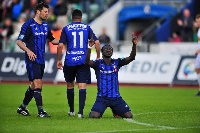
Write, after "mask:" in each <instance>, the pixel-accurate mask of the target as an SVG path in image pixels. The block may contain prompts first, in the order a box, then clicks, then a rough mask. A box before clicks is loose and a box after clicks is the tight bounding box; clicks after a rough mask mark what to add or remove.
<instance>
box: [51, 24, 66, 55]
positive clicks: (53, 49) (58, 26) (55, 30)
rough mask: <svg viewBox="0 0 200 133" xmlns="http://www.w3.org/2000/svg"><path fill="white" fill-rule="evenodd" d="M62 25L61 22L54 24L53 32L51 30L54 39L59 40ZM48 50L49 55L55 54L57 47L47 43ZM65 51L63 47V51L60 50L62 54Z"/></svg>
mask: <svg viewBox="0 0 200 133" xmlns="http://www.w3.org/2000/svg"><path fill="white" fill-rule="evenodd" d="M62 28H63V27H62V24H61V22H56V24H55V26H54V28H53V30H51V32H52V34H53V36H54V37H55V38H56V39H59V40H60V35H61V32H62ZM49 50H50V52H51V53H54V54H55V53H57V45H53V44H52V43H51V42H49ZM64 51H65V47H63V50H62V53H63V52H64Z"/></svg>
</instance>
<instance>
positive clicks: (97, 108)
mask: <svg viewBox="0 0 200 133" xmlns="http://www.w3.org/2000/svg"><path fill="white" fill-rule="evenodd" d="M132 42H133V46H132V51H131V53H130V56H129V57H126V58H118V59H112V58H111V56H112V54H113V48H112V47H111V46H110V45H105V46H103V47H102V49H101V52H102V56H103V59H99V60H95V61H92V60H90V53H91V49H90V48H88V50H87V54H86V57H85V63H87V64H88V65H89V66H90V67H92V68H93V69H94V70H95V74H96V79H97V88H98V92H97V98H96V101H95V103H94V105H93V107H92V109H91V113H90V115H89V117H91V118H100V117H101V116H102V115H103V113H104V111H105V110H106V108H107V107H110V108H111V109H112V111H113V113H114V114H115V115H116V114H117V115H119V116H121V117H122V118H132V117H133V115H132V112H131V110H130V108H129V106H128V105H127V103H126V102H125V101H124V100H123V99H122V97H121V96H120V93H119V83H118V71H119V69H120V67H122V66H124V65H127V64H129V63H130V62H131V61H133V60H135V56H136V45H137V42H138V39H137V37H135V36H134V33H132ZM92 44H93V43H92V42H90V45H92Z"/></svg>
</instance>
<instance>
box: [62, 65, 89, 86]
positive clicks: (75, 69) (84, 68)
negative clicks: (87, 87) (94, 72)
mask: <svg viewBox="0 0 200 133" xmlns="http://www.w3.org/2000/svg"><path fill="white" fill-rule="evenodd" d="M63 73H64V77H65V81H66V82H70V83H72V82H73V81H74V80H75V78H76V82H77V83H87V84H90V83H91V72H90V67H89V66H88V65H86V64H84V65H77V66H67V65H64V68H63Z"/></svg>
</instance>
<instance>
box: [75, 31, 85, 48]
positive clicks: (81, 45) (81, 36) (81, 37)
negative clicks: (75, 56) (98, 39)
mask: <svg viewBox="0 0 200 133" xmlns="http://www.w3.org/2000/svg"><path fill="white" fill-rule="evenodd" d="M78 34H79V36H80V38H79V40H80V48H83V31H80V32H79V33H78ZM72 35H73V36H74V48H76V32H72Z"/></svg>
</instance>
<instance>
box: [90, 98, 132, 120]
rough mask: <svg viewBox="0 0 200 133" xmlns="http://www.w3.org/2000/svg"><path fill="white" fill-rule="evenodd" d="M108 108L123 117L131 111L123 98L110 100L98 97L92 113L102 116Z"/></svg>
mask: <svg viewBox="0 0 200 133" xmlns="http://www.w3.org/2000/svg"><path fill="white" fill-rule="evenodd" d="M107 107H110V108H111V109H112V111H113V113H114V114H117V115H119V116H121V117H122V116H123V114H124V113H126V112H129V111H131V109H130V108H129V106H128V104H127V103H126V102H125V101H124V100H123V99H122V97H119V98H115V97H113V98H109V97H100V96H97V99H96V101H95V103H94V105H93V107H92V109H91V111H94V112H98V113H100V114H101V116H102V115H103V113H104V111H105V110H106V108H107Z"/></svg>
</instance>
